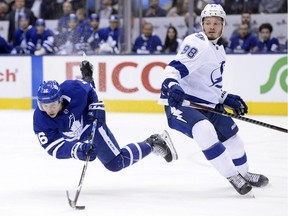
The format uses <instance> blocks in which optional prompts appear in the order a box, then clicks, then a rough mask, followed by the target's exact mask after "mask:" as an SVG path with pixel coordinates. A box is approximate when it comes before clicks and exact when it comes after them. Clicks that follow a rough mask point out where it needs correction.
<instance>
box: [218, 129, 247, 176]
mask: <svg viewBox="0 0 288 216" xmlns="http://www.w3.org/2000/svg"><path fill="white" fill-rule="evenodd" d="M223 145H224V146H225V147H226V149H227V151H228V152H229V155H230V157H231V158H232V160H233V163H234V165H235V166H236V169H237V170H238V172H239V173H240V174H241V175H242V176H245V175H246V173H247V172H248V170H249V166H248V162H247V156H246V153H245V149H244V143H243V141H242V139H241V138H240V136H238V135H237V134H236V135H234V136H233V137H231V138H229V139H228V140H226V141H225V142H223Z"/></svg>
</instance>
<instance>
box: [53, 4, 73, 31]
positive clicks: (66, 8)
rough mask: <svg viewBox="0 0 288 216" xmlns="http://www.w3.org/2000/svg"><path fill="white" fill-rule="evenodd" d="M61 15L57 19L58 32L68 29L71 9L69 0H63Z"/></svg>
mask: <svg viewBox="0 0 288 216" xmlns="http://www.w3.org/2000/svg"><path fill="white" fill-rule="evenodd" d="M62 10H63V13H64V14H63V16H62V17H61V18H60V19H59V20H58V26H57V31H58V32H59V34H62V33H64V32H67V30H68V29H69V26H68V23H69V21H70V16H69V15H70V14H71V13H72V12H73V11H72V4H71V3H70V2H69V1H65V2H64V3H63V6H62Z"/></svg>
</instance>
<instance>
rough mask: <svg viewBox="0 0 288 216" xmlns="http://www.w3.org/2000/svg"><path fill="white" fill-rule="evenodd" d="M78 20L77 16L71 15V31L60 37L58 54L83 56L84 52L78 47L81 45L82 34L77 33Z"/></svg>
mask: <svg viewBox="0 0 288 216" xmlns="http://www.w3.org/2000/svg"><path fill="white" fill-rule="evenodd" d="M77 25H78V20H77V16H76V14H73V13H71V14H70V15H69V20H68V27H69V29H68V30H67V31H65V32H64V33H62V34H60V35H59V38H58V41H57V45H58V47H59V51H58V54H61V55H67V54H82V50H81V49H79V47H78V46H77V45H78V44H79V43H80V38H81V35H80V32H79V31H77Z"/></svg>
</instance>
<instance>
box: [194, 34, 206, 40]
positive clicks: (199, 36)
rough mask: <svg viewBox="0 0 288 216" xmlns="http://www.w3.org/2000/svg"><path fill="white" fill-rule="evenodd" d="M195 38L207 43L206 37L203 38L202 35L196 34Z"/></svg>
mask: <svg viewBox="0 0 288 216" xmlns="http://www.w3.org/2000/svg"><path fill="white" fill-rule="evenodd" d="M195 37H197V38H199V39H201V40H203V41H205V38H204V36H203V35H202V34H200V33H197V34H195Z"/></svg>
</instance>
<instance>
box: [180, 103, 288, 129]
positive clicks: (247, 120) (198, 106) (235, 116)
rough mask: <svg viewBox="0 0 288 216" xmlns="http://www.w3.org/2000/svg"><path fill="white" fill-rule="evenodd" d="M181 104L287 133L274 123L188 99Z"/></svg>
mask: <svg viewBox="0 0 288 216" xmlns="http://www.w3.org/2000/svg"><path fill="white" fill-rule="evenodd" d="M182 106H187V107H192V108H196V109H201V110H206V111H209V112H212V113H216V114H219V115H223V116H228V117H232V118H235V119H239V120H242V121H245V122H249V123H252V124H256V125H260V126H263V127H266V128H270V129H273V130H277V131H281V132H284V133H288V130H287V129H286V128H281V127H278V126H275V125H271V124H268V123H265V122H261V121H257V120H254V119H250V118H246V117H243V116H240V115H237V114H233V113H228V112H227V111H225V110H224V111H223V112H221V111H219V110H216V109H213V108H211V107H207V106H203V105H200V104H196V103H193V102H191V101H188V100H184V101H183V104H182Z"/></svg>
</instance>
